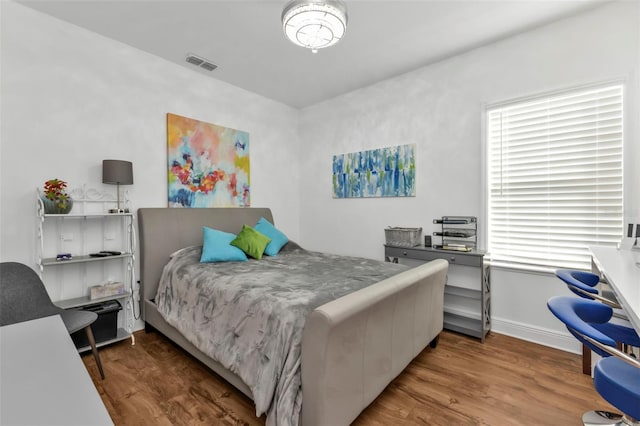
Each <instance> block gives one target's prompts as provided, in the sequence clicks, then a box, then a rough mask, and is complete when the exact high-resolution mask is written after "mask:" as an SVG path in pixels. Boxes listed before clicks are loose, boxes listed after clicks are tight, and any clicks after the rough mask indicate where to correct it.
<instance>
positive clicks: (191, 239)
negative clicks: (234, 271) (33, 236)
mask: <svg viewBox="0 0 640 426" xmlns="http://www.w3.org/2000/svg"><path fill="white" fill-rule="evenodd" d="M260 217H264V218H265V219H267V220H268V221H270V222H271V223H274V222H273V216H272V214H271V210H270V209H268V208H233V207H228V208H227V207H224V208H208V209H180V208H142V209H138V229H139V241H140V246H139V247H140V283H141V292H142V300H141V301H140V305H141V307H142V310H143V311H142V315H143V318H144V306H145V303H144V301H145V300H151V299H153V298H155V296H156V292H157V290H158V282H159V280H160V276H161V275H162V269H163V268H164V265H165V264H166V263H167V262H168V261H169V255H171V253H173V252H175V251H176V250H179V249H181V248H183V247H188V246H194V245H201V244H202V227H203V226H208V227H209V228H215V229H219V230H221V231H225V232H232V233H234V234H237V233H238V232H240V230H241V229H242V225H244V224H247V225H249V226H254V225H255V224H256V222H257V221H258V219H260Z"/></svg>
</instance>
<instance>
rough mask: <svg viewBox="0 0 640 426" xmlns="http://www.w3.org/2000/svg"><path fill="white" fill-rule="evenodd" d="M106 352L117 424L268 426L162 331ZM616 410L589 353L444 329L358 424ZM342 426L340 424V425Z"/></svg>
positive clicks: (482, 421)
mask: <svg viewBox="0 0 640 426" xmlns="http://www.w3.org/2000/svg"><path fill="white" fill-rule="evenodd" d="M135 337H136V345H135V346H131V344H130V342H129V341H128V340H127V341H122V342H119V343H116V344H113V345H110V346H106V347H103V348H101V350H100V357H101V359H102V364H103V367H104V371H105V375H106V379H105V380H100V376H99V374H98V369H97V367H96V365H95V362H94V360H93V357H92V356H91V355H90V353H89V354H85V355H83V357H82V358H83V361H84V364H85V365H86V367H87V369H88V370H89V373H90V375H91V378H92V379H93V381H94V383H95V384H96V387H97V389H98V392H99V393H100V396H101V397H102V400H103V401H104V404H105V406H106V407H107V410H108V411H109V414H110V415H111V418H112V419H113V421H114V423H115V424H116V425H198V424H202V425H264V422H265V417H264V416H262V417H259V418H258V417H256V416H255V410H254V407H253V405H252V402H251V400H249V399H248V398H246V397H245V396H244V395H243V394H242V393H241V392H239V391H237V390H235V389H234V388H233V387H232V386H231V385H229V384H227V383H226V382H225V381H224V379H222V378H220V377H219V376H217V375H216V374H214V373H212V372H211V371H210V370H209V369H207V368H206V367H205V366H204V365H203V364H201V363H200V362H199V361H197V360H196V359H195V358H193V357H191V356H190V355H188V354H187V353H186V352H184V351H183V350H182V349H180V348H179V347H177V346H175V345H174V344H172V343H171V342H170V341H169V340H168V339H166V338H165V337H164V336H162V335H161V334H159V333H156V332H153V333H145V332H144V331H140V332H137V333H136V334H135ZM594 408H598V409H608V410H612V411H615V410H614V409H613V408H612V407H611V406H610V405H608V404H607V403H606V402H605V401H604V400H603V399H602V398H601V397H600V396H599V395H598V394H597V392H596V391H595V390H594V388H593V384H592V381H591V378H590V377H589V376H586V375H583V374H582V373H581V358H580V356H579V355H574V354H569V353H566V352H562V351H559V350H555V349H551V348H548V347H544V346H540V345H536V344H534V343H529V342H525V341H522V340H518V339H514V338H512V337H507V336H503V335H500V334H495V333H492V334H489V335H488V336H487V339H486V341H485V343H484V344H481V343H480V341H479V340H477V339H474V338H470V337H467V336H463V335H459V334H456V333H450V332H446V331H445V332H443V333H442V334H441V337H440V342H439V344H438V347H437V348H436V349H431V348H429V347H427V348H426V349H425V350H424V351H423V352H422V353H421V354H420V355H419V356H418V357H417V358H416V359H415V360H414V361H413V362H412V363H411V364H410V365H409V366H408V367H407V368H406V370H405V371H404V372H403V373H402V374H401V375H400V376H399V377H397V378H396V379H395V380H394V381H393V382H391V383H390V384H389V386H388V387H387V389H386V390H385V391H384V392H383V393H382V394H381V395H380V396H379V397H378V398H377V399H376V400H375V401H374V402H373V403H372V404H371V405H370V406H369V407H368V408H367V409H366V410H365V411H364V412H363V413H362V414H361V415H360V416H359V417H358V419H357V420H356V421H355V423H354V424H355V425H358V426H365V425H447V426H450V425H580V424H582V423H581V420H580V419H581V416H582V413H583V412H585V411H588V410H591V409H594ZM336 426H338V425H336Z"/></svg>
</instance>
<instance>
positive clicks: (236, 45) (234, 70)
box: [20, 0, 603, 108]
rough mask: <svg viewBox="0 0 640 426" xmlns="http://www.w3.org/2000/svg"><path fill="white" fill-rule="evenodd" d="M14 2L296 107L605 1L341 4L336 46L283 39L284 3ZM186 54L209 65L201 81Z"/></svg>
mask: <svg viewBox="0 0 640 426" xmlns="http://www.w3.org/2000/svg"><path fill="white" fill-rule="evenodd" d="M20 3H22V4H24V5H26V6H29V7H31V8H34V9H37V10H39V11H41V12H44V13H47V14H49V15H52V16H55V17H57V18H60V19H62V20H65V21H68V22H71V23H73V24H76V25H78V26H80V27H84V28H87V29H89V30H91V31H94V32H96V33H98V34H102V35H104V36H106V37H109V38H112V39H115V40H118V41H120V42H123V43H126V44H128V45H131V46H133V47H136V48H138V49H141V50H144V51H146V52H149V53H152V54H154V55H157V56H160V57H162V58H165V59H167V60H169V61H171V62H175V63H177V64H180V65H181V66H184V67H188V68H189V69H192V70H193V71H194V72H200V73H203V74H206V75H208V76H211V77H213V78H216V79H219V80H222V81H226V82H228V83H230V84H233V85H235V86H238V87H241V88H244V89H246V90H249V91H251V92H255V93H258V94H261V95H263V96H266V97H268V98H271V99H274V100H277V101H280V102H283V103H285V104H288V105H291V106H293V107H298V108H303V107H306V106H309V105H312V104H315V103H317V102H321V101H323V100H326V99H330V98H332V97H334V96H337V95H340V94H343V93H346V92H349V91H352V90H355V89H358V88H360V87H364V86H367V85H369V84H371V83H374V82H377V81H380V80H383V79H386V78H389V77H393V76H396V75H399V74H402V73H405V72H408V71H411V70H414V69H416V68H419V67H421V66H424V65H427V64H430V63H433V62H436V61H439V60H441V59H444V58H447V57H450V56H453V55H456V54H459V53H461V52H464V51H468V50H470V49H473V48H476V47H478V46H482V45H484V44H487V43H490V42H493V41H495V40H498V39H501V38H505V37H508V36H511V35H513V34H516V33H519V32H522V31H526V30H529V29H531V28H534V27H537V26H540V25H544V24H545V23H548V22H551V21H554V20H557V19H560V18H563V17H565V16H568V15H571V14H575V13H578V12H580V11H583V10H586V9H589V8H592V7H595V6H598V5H600V4H602V3H603V1H602V0H579V1H576V0H554V1H545V0H499V1H490V0H440V1H436V0H414V1H380V0H368V1H365V0H359V1H358V0H351V1H347V2H346V4H347V8H348V13H349V24H348V27H347V32H346V35H345V37H344V38H343V40H342V41H340V43H338V44H337V45H335V46H333V47H330V48H328V49H324V50H320V51H319V52H318V53H316V54H313V53H311V51H309V50H307V49H304V48H301V47H298V46H295V45H294V44H292V43H291V42H289V41H288V40H286V39H285V37H284V35H283V33H282V28H281V23H280V15H281V12H282V8H283V6H284V5H285V4H286V3H287V0H279V1H274V0H252V1H249V0H231V1H229V0H227V1H222V0H207V1H203V0H201V1H185V0H173V1H167V0H164V1H157V0H156V1H150V0H146V1H145V0H137V1H116V0H92V1H79V0H70V1H69V0H65V1H60V0H40V1H32V0H22V1H20ZM187 53H194V54H196V55H198V56H202V57H204V58H207V59H209V60H211V61H212V62H213V63H215V64H216V65H218V69H216V70H215V71H213V72H207V71H204V70H202V69H200V68H197V67H195V66H193V65H191V64H188V63H186V62H185V57H186V55H187Z"/></svg>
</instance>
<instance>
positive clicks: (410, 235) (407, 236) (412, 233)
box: [384, 226, 422, 247]
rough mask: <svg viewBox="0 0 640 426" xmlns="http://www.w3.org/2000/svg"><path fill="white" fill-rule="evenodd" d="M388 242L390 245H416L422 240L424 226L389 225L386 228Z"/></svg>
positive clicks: (385, 233) (385, 235)
mask: <svg viewBox="0 0 640 426" xmlns="http://www.w3.org/2000/svg"><path fill="white" fill-rule="evenodd" d="M384 237H385V240H386V243H387V244H388V245H390V246H401V247H415V246H419V245H420V241H421V240H422V228H400V227H394V226H389V227H388V228H385V229H384Z"/></svg>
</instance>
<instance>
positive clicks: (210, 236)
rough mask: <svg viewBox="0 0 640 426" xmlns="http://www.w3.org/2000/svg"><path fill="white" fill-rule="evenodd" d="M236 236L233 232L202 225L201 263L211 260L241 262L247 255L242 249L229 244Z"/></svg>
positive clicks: (210, 261)
mask: <svg viewBox="0 0 640 426" xmlns="http://www.w3.org/2000/svg"><path fill="white" fill-rule="evenodd" d="M235 238H236V236H235V235H234V234H231V233H229V232H223V231H219V230H217V229H212V228H207V227H206V226H205V227H203V231H202V255H201V256H200V262H201V263H212V262H242V261H246V260H247V255H245V254H244V252H243V251H242V250H240V249H239V248H237V247H234V246H232V245H231V241H233V240H234V239H235Z"/></svg>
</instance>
